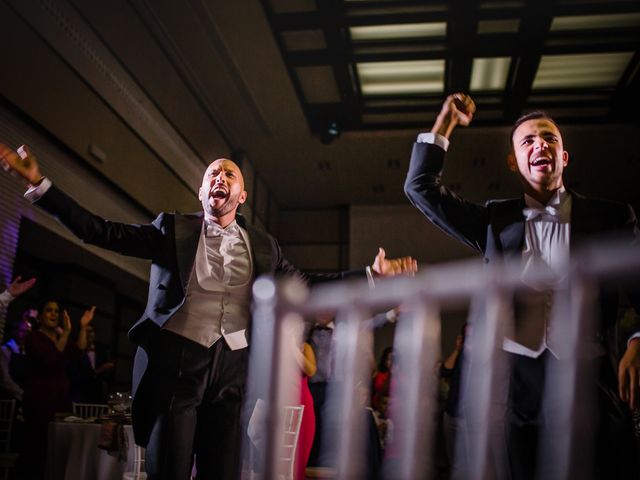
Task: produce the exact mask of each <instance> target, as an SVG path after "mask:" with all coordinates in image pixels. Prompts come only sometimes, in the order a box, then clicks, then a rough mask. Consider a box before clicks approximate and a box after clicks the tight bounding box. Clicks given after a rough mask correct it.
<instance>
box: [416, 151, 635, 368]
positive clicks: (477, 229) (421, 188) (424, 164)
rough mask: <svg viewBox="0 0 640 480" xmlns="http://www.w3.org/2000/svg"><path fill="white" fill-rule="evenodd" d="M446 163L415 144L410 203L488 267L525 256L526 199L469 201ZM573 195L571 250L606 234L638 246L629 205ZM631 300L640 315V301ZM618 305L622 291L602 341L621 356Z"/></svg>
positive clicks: (611, 301)
mask: <svg viewBox="0 0 640 480" xmlns="http://www.w3.org/2000/svg"><path fill="white" fill-rule="evenodd" d="M444 162H445V152H444V150H443V149H442V148H440V147H439V146H437V145H433V144H429V143H415V144H414V146H413V152H412V155H411V162H410V164H409V171H408V173H407V179H406V181H405V186H404V188H405V193H406V195H407V196H408V198H409V200H410V201H411V203H412V204H413V205H414V206H415V207H416V208H418V210H420V211H421V212H422V213H423V214H424V215H425V216H426V217H427V218H428V219H429V220H430V221H431V222H432V223H433V224H434V225H436V226H438V227H439V228H440V229H442V230H443V231H445V232H446V233H448V234H449V235H451V236H452V237H454V238H456V239H457V240H459V241H460V242H462V243H464V244H466V245H468V246H469V247H471V248H473V249H475V250H478V251H479V252H481V253H482V254H483V255H484V258H485V262H486V263H490V262H492V261H493V260H495V259H497V258H499V257H509V256H520V255H521V252H522V248H523V246H524V231H525V218H524V215H523V213H522V210H523V208H524V207H525V203H524V198H523V197H521V198H514V199H506V200H489V201H488V202H487V203H486V204H485V205H478V204H474V203H471V202H468V201H466V200H464V199H463V198H461V197H460V196H458V195H456V194H455V193H454V192H452V191H451V190H449V189H448V188H447V187H445V186H444V185H443V184H442V181H441V177H442V171H443V168H444ZM570 193H571V196H572V199H573V200H572V208H571V226H570V229H571V235H570V248H571V250H574V249H575V248H576V247H578V246H580V245H581V244H583V243H585V242H586V241H589V240H594V239H595V238H596V236H600V235H604V234H608V235H611V234H616V235H617V236H619V237H622V238H623V239H626V240H628V241H629V242H638V241H639V239H640V232H639V231H638V225H637V221H636V216H635V214H634V212H633V209H632V208H631V207H630V206H629V205H625V204H621V203H616V202H612V201H607V200H600V199H593V198H587V197H584V196H582V195H579V194H577V193H575V192H570ZM630 296H631V301H632V302H633V303H634V306H635V308H636V310H637V311H639V312H640V302H639V301H638V298H637V296H636V295H630ZM617 304H618V295H617V292H615V293H610V294H603V295H602V296H601V308H602V315H601V322H602V330H601V332H600V335H599V337H600V340H601V341H602V342H603V343H604V346H605V347H606V348H607V349H608V350H609V351H610V352H611V353H616V352H614V351H612V349H614V342H613V340H614V334H615V323H616V315H617ZM636 331H640V328H636ZM614 350H615V349H614ZM616 356H617V355H616Z"/></svg>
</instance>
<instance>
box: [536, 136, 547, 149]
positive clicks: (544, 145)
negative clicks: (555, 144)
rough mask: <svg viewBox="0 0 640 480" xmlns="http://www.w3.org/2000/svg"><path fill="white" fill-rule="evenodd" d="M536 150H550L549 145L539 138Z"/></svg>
mask: <svg viewBox="0 0 640 480" xmlns="http://www.w3.org/2000/svg"><path fill="white" fill-rule="evenodd" d="M536 148H538V149H539V150H546V149H548V148H549V144H548V143H547V141H546V140H545V139H544V138H539V139H538V140H537V141H536Z"/></svg>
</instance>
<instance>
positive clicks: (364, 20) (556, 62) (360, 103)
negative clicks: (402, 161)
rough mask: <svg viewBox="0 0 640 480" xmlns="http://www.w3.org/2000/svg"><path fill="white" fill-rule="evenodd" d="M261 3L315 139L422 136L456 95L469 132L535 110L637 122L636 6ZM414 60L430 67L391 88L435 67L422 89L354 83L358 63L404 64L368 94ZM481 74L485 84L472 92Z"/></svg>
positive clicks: (518, 1) (576, 1)
mask: <svg viewBox="0 0 640 480" xmlns="http://www.w3.org/2000/svg"><path fill="white" fill-rule="evenodd" d="M262 4H263V7H264V9H265V11H266V13H267V17H268V19H269V22H270V25H271V28H272V30H273V32H274V36H275V38H276V40H277V42H278V46H279V48H280V51H281V53H282V55H283V57H284V61H285V63H286V66H287V68H288V72H289V75H290V77H291V80H292V83H293V85H294V87H295V90H296V93H297V95H298V98H299V100H300V103H301V104H302V105H303V108H304V111H305V114H306V118H307V121H308V123H309V126H310V128H311V130H312V131H313V132H314V133H316V134H319V135H321V136H322V138H323V139H324V140H325V141H329V140H330V139H331V136H332V135H334V136H335V135H337V134H338V133H339V132H341V131H357V130H372V129H373V130H381V129H408V128H411V129H415V128H420V127H424V118H429V117H431V116H432V115H433V113H432V112H433V111H434V110H436V109H437V108H438V107H439V105H440V104H441V102H442V98H443V96H444V95H446V94H447V93H451V92H455V91H465V92H466V91H471V93H472V94H473V95H474V97H475V99H476V103H477V105H478V115H477V118H476V120H475V122H474V124H475V125H486V126H495V125H509V124H511V123H512V122H513V120H514V119H515V118H517V116H519V115H520V114H521V112H523V111H526V110H527V111H528V110H533V109H538V108H544V109H546V110H549V111H550V112H551V113H552V114H553V115H554V117H555V118H556V119H557V120H558V121H560V122H562V123H572V124H576V123H578V124H582V123H602V122H610V121H616V122H620V121H623V122H624V121H628V122H635V123H636V124H637V115H636V113H635V112H634V108H630V106H631V105H636V106H637V105H638V104H640V98H639V97H640V73H639V70H640V69H639V66H640V2H639V1H637V0H632V1H611V0H609V1H593V0H591V1H590V0H555V1H554V0H503V1H499V0H449V1H442V0H440V1H438V0H423V1H401V0H317V1H316V2H312V1H298V2H293V1H285V0H263V1H262ZM363 27H364V28H363ZM371 27H383V28H382V29H377V31H376V29H375V28H373V29H372V28H371ZM394 29H398V30H399V33H397V34H395V35H394V33H393V30H394ZM420 61H427V62H428V63H426V64H423V65H422V67H421V66H420V65H418V67H417V70H416V71H413V72H412V73H409V77H407V78H406V79H404V80H402V79H401V80H400V86H402V82H405V85H404V86H405V87H407V84H406V82H409V83H411V82H414V83H415V80H416V79H417V80H420V76H421V73H420V68H424V69H429V68H434V69H435V70H434V71H433V72H432V73H430V74H429V73H425V74H424V75H423V79H424V76H425V75H427V76H428V75H430V78H428V79H427V80H429V81H431V84H425V85H424V88H422V89H421V86H420V85H415V84H414V85H413V86H412V85H408V87H409V88H404V91H403V92H400V93H396V94H393V93H385V90H384V88H378V89H377V90H376V89H375V88H374V89H368V88H367V86H366V85H365V84H364V81H365V80H366V79H365V78H363V76H364V75H368V74H367V73H365V71H364V70H362V69H361V68H360V66H362V65H363V64H365V66H368V67H371V66H373V67H374V68H375V67H376V66H379V65H381V64H379V63H378V62H403V63H397V64H393V65H390V72H387V73H382V76H381V77H380V76H379V77H377V78H375V79H373V83H374V84H373V85H372V86H373V87H375V86H376V85H375V82H378V85H377V86H380V83H379V82H381V81H382V82H384V81H385V80H391V81H392V82H393V81H397V79H394V78H393V77H394V73H393V68H394V67H396V68H397V69H402V68H403V64H404V62H420ZM429 62H430V63H429ZM563 67H564V70H563ZM476 70H477V71H476ZM498 70H501V72H502V73H501V72H500V71H498ZM567 71H569V73H568V74H567ZM425 72H426V70H425ZM385 75H386V77H385ZM411 75H413V78H411ZM483 76H484V77H485V78H491V77H493V83H491V82H489V83H488V84H487V83H486V82H485V84H482V78H483ZM363 87H364V88H363ZM336 130H337V131H336Z"/></svg>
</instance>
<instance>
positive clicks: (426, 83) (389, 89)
mask: <svg viewBox="0 0 640 480" xmlns="http://www.w3.org/2000/svg"><path fill="white" fill-rule="evenodd" d="M356 66H357V69H358V76H359V78H360V87H361V89H362V93H363V95H392V94H420V93H437V92H442V91H443V90H444V60H414V61H406V62H370V63H358V64H357V65H356Z"/></svg>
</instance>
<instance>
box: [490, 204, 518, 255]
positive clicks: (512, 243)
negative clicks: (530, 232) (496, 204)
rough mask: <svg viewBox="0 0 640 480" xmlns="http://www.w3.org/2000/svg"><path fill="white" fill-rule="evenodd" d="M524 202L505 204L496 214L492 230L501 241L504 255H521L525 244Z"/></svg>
mask: <svg viewBox="0 0 640 480" xmlns="http://www.w3.org/2000/svg"><path fill="white" fill-rule="evenodd" d="M523 208H524V200H523V199H517V200H513V201H509V202H504V203H503V204H501V205H500V208H499V209H498V211H497V212H496V216H495V218H494V219H493V221H492V222H491V223H492V228H493V229H494V235H497V236H498V238H499V239H500V246H501V248H502V252H503V254H510V253H520V252H521V251H522V245H523V243H524V216H523V215H522V209H523Z"/></svg>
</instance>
